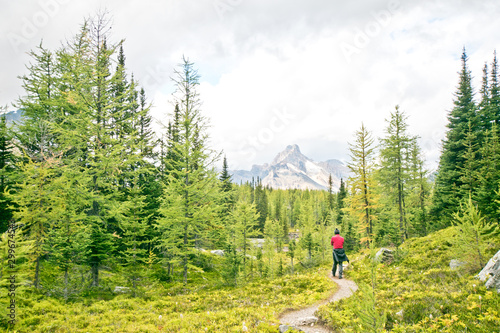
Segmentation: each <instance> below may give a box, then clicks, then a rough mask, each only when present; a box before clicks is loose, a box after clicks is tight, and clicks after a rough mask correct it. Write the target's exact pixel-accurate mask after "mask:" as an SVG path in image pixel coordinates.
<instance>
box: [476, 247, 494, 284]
mask: <svg viewBox="0 0 500 333" xmlns="http://www.w3.org/2000/svg"><path fill="white" fill-rule="evenodd" d="M476 278H477V279H479V280H481V281H483V282H484V281H486V284H485V286H486V288H488V289H490V288H493V289H496V291H497V293H500V251H498V252H497V253H496V254H495V255H494V256H493V258H491V259H490V261H488V263H487V264H486V266H484V268H483V269H482V270H481V272H479V274H478V275H476Z"/></svg>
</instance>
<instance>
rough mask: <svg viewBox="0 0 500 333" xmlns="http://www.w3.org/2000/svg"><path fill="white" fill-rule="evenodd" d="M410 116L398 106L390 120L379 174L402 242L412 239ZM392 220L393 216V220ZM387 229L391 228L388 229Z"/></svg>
mask: <svg viewBox="0 0 500 333" xmlns="http://www.w3.org/2000/svg"><path fill="white" fill-rule="evenodd" d="M407 118H408V117H407V116H406V115H405V114H404V112H402V111H400V109H399V106H398V105H396V110H395V112H392V113H391V118H390V119H389V120H386V122H387V123H388V125H387V128H386V131H385V132H386V136H385V137H384V138H382V139H381V149H380V169H379V171H378V173H379V178H380V183H381V186H382V188H383V189H384V191H383V193H384V196H385V197H386V199H385V200H387V205H386V206H385V208H386V210H388V211H389V214H391V213H392V212H395V214H394V215H396V216H397V220H398V223H399V225H398V229H399V237H398V238H399V240H398V239H395V240H394V241H397V242H398V241H399V242H404V240H405V239H407V238H408V220H407V216H406V215H407V212H406V196H407V192H408V189H407V188H406V186H407V184H408V183H409V181H410V174H409V171H410V170H409V156H408V154H407V153H408V151H409V147H410V143H411V137H410V136H409V134H408V132H407V128H408V124H407ZM389 220H392V217H389ZM385 229H388V226H386V228H385Z"/></svg>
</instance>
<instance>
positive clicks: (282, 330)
mask: <svg viewBox="0 0 500 333" xmlns="http://www.w3.org/2000/svg"><path fill="white" fill-rule="evenodd" d="M291 329H294V330H296V331H299V332H304V331H303V330H301V329H299V328H297V327H293V326H288V325H280V326H279V328H278V330H279V332H280V333H285V332H286V331H288V330H291Z"/></svg>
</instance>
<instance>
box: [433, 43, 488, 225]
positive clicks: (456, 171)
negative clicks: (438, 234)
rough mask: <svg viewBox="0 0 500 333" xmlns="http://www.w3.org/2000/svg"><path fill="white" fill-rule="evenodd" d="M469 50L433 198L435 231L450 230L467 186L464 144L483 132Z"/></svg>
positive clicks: (463, 55) (452, 111)
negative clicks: (469, 135) (471, 134)
mask: <svg viewBox="0 0 500 333" xmlns="http://www.w3.org/2000/svg"><path fill="white" fill-rule="evenodd" d="M467 60H468V57H467V54H466V52H465V49H464V51H463V53H462V68H461V71H460V73H459V74H460V80H459V84H458V89H457V92H456V93H455V100H454V102H453V103H454V107H453V109H452V110H451V112H450V114H449V115H448V124H447V127H448V131H447V132H446V138H445V139H444V141H443V150H442V154H441V158H440V160H439V168H438V175H437V178H436V184H435V193H434V196H433V199H434V200H433V207H432V215H433V219H434V223H435V227H440V226H447V225H449V224H450V223H451V215H452V213H453V212H455V211H456V210H457V209H458V207H459V202H460V200H461V199H462V194H461V192H460V191H459V189H460V188H461V187H462V185H463V182H462V181H461V179H460V175H461V172H460V167H461V166H462V165H464V162H465V154H466V151H467V148H466V146H465V145H464V142H465V140H466V137H467V133H468V132H469V124H470V131H471V132H477V131H479V119H478V115H477V107H476V104H475V102H474V91H473V88H472V84H471V80H472V76H471V72H470V70H469V68H468V65H467Z"/></svg>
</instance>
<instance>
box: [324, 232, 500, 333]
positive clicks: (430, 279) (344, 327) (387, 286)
mask: <svg viewBox="0 0 500 333" xmlns="http://www.w3.org/2000/svg"><path fill="white" fill-rule="evenodd" d="M453 237H455V231H454V229H453V228H448V229H445V230H441V231H439V232H436V233H434V234H432V235H429V236H427V237H423V238H416V239H410V240H408V241H406V242H405V243H404V244H403V245H402V246H401V247H400V248H399V249H398V250H397V255H396V257H397V259H398V260H397V261H396V262H394V263H392V264H391V265H383V264H379V265H378V266H377V267H376V270H375V277H376V285H375V298H376V310H377V311H378V312H379V313H383V312H385V313H386V315H387V320H386V324H385V329H386V330H391V331H392V332H401V333H403V332H485V333H486V332H488V333H489V332H499V328H500V296H499V295H498V294H497V292H496V291H492V290H486V288H485V287H484V283H481V282H480V281H479V280H476V279H475V278H474V276H475V274H476V273H478V272H474V271H469V270H468V269H467V268H461V269H457V270H451V269H450V268H449V262H450V260H451V259H457V258H456V255H455V254H454V251H453V249H452V244H451V243H450V241H449V240H450V239H451V238H453ZM493 244H495V246H492V247H491V249H492V251H490V252H489V254H491V255H490V256H489V257H488V258H490V257H491V256H492V255H493V254H494V252H493V248H496V249H497V251H498V248H499V245H500V244H499V240H495V241H493ZM495 252H496V251H495ZM353 259H354V260H353V267H354V268H353V269H352V270H351V271H350V272H349V275H350V276H351V278H353V279H354V280H355V281H356V282H357V283H358V284H361V283H364V284H368V285H371V277H372V273H371V269H370V266H371V259H370V256H369V254H368V252H364V253H363V252H360V253H359V254H358V256H357V257H356V258H353ZM358 295H359V297H361V299H363V298H364V297H366V295H361V294H359V293H358ZM359 308H360V304H359V301H357V300H356V299H355V298H350V299H345V300H341V301H340V302H338V303H337V304H329V305H326V306H323V307H321V308H320V316H321V317H322V318H323V320H324V321H325V322H326V323H327V325H329V326H330V327H332V328H333V329H334V330H335V332H362V330H361V329H360V325H361V321H360V318H359V316H358V315H357V313H356V311H358V310H357V309H359Z"/></svg>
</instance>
